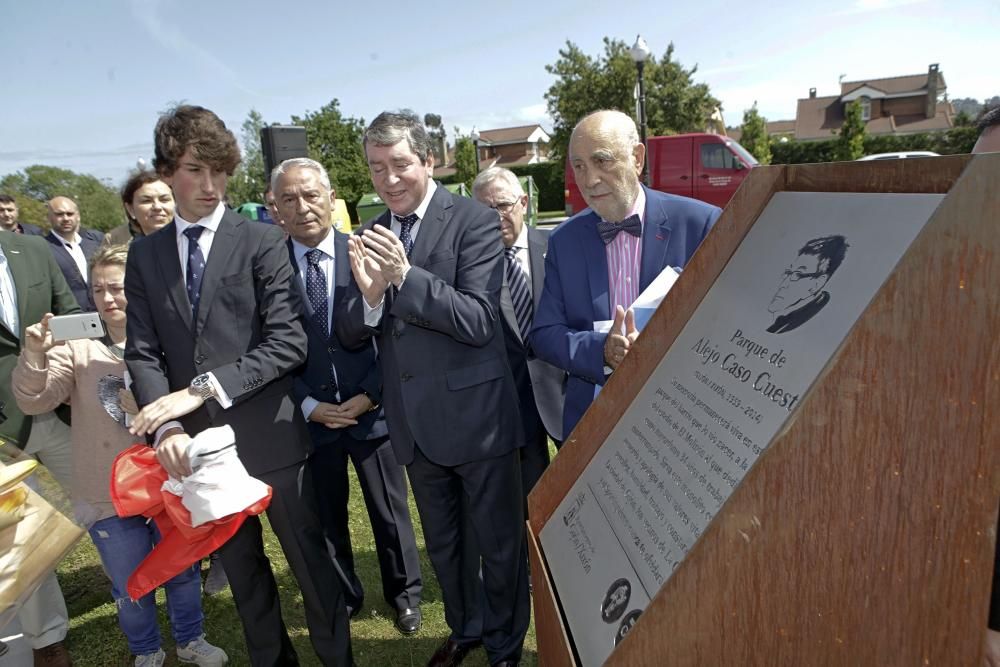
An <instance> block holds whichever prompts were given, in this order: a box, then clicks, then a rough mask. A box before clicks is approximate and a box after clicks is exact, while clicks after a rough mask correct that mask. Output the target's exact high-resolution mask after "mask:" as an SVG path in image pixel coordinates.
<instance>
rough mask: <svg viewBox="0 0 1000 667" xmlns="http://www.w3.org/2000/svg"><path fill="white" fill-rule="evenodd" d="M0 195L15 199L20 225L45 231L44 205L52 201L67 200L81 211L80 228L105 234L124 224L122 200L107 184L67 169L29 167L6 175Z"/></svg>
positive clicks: (88, 175)
mask: <svg viewBox="0 0 1000 667" xmlns="http://www.w3.org/2000/svg"><path fill="white" fill-rule="evenodd" d="M0 192H5V193H8V194H10V195H11V196H13V197H14V199H15V200H16V201H17V204H18V210H19V214H18V217H19V218H20V220H21V222H30V223H31V224H33V225H40V226H42V227H44V228H48V226H49V224H48V220H47V219H46V217H45V214H46V209H45V202H47V201H48V200H50V199H52V198H53V197H59V196H63V197H69V198H70V199H72V200H73V201H75V202H76V204H77V206H78V207H79V208H80V224H81V225H82V226H84V227H89V228H91V229H99V230H101V231H108V230H109V229H112V228H114V227H117V226H118V225H120V224H122V223H123V222H125V212H124V210H123V209H122V203H121V197H120V195H119V194H118V191H117V190H116V189H115V188H113V187H112V186H111V185H110V184H109V183H105V182H103V181H99V180H98V179H96V178H94V177H93V176H91V175H90V174H78V173H76V172H74V171H70V170H69V169H61V168H59V167H49V166H45V165H40V164H36V165H32V166H30V167H26V168H25V169H24V171H23V172H15V173H13V174H7V175H6V176H4V177H3V179H2V180H0Z"/></svg>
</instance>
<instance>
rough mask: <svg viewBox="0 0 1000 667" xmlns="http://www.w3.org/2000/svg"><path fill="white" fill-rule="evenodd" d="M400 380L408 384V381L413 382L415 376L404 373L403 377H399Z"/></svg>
mask: <svg viewBox="0 0 1000 667" xmlns="http://www.w3.org/2000/svg"><path fill="white" fill-rule="evenodd" d="M399 379H400V380H402V381H403V382H406V381H407V380H412V379H413V376H412V375H410V374H409V373H403V374H402V375H400V376H399Z"/></svg>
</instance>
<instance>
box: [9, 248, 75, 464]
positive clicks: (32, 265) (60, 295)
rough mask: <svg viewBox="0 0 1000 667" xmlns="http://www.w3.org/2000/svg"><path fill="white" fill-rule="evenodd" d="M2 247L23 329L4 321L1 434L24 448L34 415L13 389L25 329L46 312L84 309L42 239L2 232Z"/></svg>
mask: <svg viewBox="0 0 1000 667" xmlns="http://www.w3.org/2000/svg"><path fill="white" fill-rule="evenodd" d="M0 247H2V248H3V253H4V255H5V256H6V257H7V263H8V265H9V266H10V272H11V275H13V277H14V290H15V291H16V292H17V317H18V320H19V322H18V323H19V327H18V328H19V329H20V331H17V332H14V331H10V330H9V329H7V327H6V326H5V325H4V324H3V323H2V322H0V401H2V402H3V403H4V414H6V415H7V421H5V422H4V423H3V424H0V436H4V437H5V438H11V439H13V440H14V441H15V442H16V443H17V444H18V445H19V446H21V447H24V446H25V445H26V444H27V443H28V436H29V435H30V433H31V417H28V416H25V415H24V413H22V412H21V411H20V410H19V409H18V407H17V403H15V401H14V395H13V394H12V393H11V388H10V375H11V373H13V372H14V366H15V365H16V364H17V357H18V355H19V354H20V353H21V341H22V340H23V338H24V330H25V329H26V328H27V327H30V326H31V325H32V324H36V323H37V322H39V321H41V319H42V315H44V314H45V313H53V314H55V315H68V314H70V313H78V312H80V306H79V305H77V303H76V299H75V298H74V297H73V293H72V292H71V291H70V289H69V286H68V285H67V284H66V279H65V278H64V277H63V274H62V271H60V270H59V266H58V265H57V264H56V260H55V258H54V257H53V256H52V253H51V252H50V251H49V247H48V244H46V243H45V241H44V240H43V239H42V238H39V237H35V236H27V235H22V234H15V233H14V232H4V231H0ZM0 270H2V269H0Z"/></svg>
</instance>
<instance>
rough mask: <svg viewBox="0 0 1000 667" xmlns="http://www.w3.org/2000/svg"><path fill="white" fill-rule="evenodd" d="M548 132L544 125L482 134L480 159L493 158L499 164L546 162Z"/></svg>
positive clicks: (547, 157)
mask: <svg viewBox="0 0 1000 667" xmlns="http://www.w3.org/2000/svg"><path fill="white" fill-rule="evenodd" d="M549 140H550V137H549V135H548V133H547V132H546V131H545V130H543V129H542V126H541V125H538V124H537V123H536V124H533V125H518V126H517V127H503V128H500V129H497V130H483V131H481V132H480V133H479V160H480V161H484V160H491V161H493V164H494V165H496V166H499V167H508V168H509V167H514V166H517V165H522V164H535V163H536V162H546V161H548V159H549Z"/></svg>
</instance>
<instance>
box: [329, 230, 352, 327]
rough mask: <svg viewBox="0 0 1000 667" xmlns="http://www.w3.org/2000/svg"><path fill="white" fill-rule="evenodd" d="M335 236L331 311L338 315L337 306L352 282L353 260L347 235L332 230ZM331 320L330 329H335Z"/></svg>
mask: <svg viewBox="0 0 1000 667" xmlns="http://www.w3.org/2000/svg"><path fill="white" fill-rule="evenodd" d="M331 233H332V234H333V235H334V237H333V252H334V255H333V298H332V299H330V312H332V313H333V314H334V317H336V313H337V306H338V305H340V300H341V299H343V298H344V294H346V293H347V286H348V285H349V284H350V283H351V260H350V258H348V256H347V235H346V234H341V233H340V232H338V231H337V230H335V229H334V230H331ZM332 324H333V321H332V320H331V326H330V331H331V332H332V331H333V326H332Z"/></svg>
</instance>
